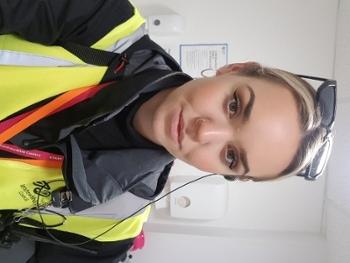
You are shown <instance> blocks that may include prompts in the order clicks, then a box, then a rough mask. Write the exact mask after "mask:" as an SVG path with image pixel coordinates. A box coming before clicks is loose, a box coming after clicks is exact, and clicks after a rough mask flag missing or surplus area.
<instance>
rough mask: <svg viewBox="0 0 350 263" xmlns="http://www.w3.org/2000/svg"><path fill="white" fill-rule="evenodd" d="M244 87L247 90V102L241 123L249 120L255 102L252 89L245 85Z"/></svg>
mask: <svg viewBox="0 0 350 263" xmlns="http://www.w3.org/2000/svg"><path fill="white" fill-rule="evenodd" d="M246 87H247V89H248V90H249V100H248V103H247V105H246V106H245V109H244V111H243V122H247V121H248V120H249V117H250V114H251V112H252V109H253V105H254V102H255V93H254V91H253V89H252V88H251V87H250V86H249V85H247V86H246Z"/></svg>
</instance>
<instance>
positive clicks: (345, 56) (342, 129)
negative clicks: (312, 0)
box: [325, 0, 350, 263]
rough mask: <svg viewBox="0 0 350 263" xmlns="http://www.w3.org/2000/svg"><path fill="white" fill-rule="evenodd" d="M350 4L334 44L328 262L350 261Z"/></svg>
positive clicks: (344, 1) (343, 6)
mask: <svg viewBox="0 0 350 263" xmlns="http://www.w3.org/2000/svg"><path fill="white" fill-rule="evenodd" d="M349 25H350V1H348V0H341V1H340V6H339V17H338V34H337V42H336V60H335V77H336V79H337V81H338V88H339V89H338V96H339V99H338V102H339V103H338V110H337V118H336V124H335V128H336V137H335V144H334V149H333V154H332V157H331V160H330V165H329V177H328V178H327V179H328V180H327V192H326V229H325V233H326V238H327V247H328V262H329V263H347V262H350V250H349V248H350V162H349V156H350V136H349V130H350V118H349V113H350V76H349V72H350V27H349Z"/></svg>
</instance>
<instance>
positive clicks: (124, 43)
mask: <svg viewBox="0 0 350 263" xmlns="http://www.w3.org/2000/svg"><path fill="white" fill-rule="evenodd" d="M145 34H146V29H145V24H143V25H141V26H140V27H139V28H138V29H137V30H136V31H134V32H133V33H132V34H131V35H128V36H126V37H124V38H122V39H120V40H119V41H117V42H116V43H114V44H113V45H112V46H110V47H108V48H107V49H106V51H111V52H114V53H121V52H123V51H124V50H126V49H127V48H128V47H130V46H131V45H132V44H133V43H135V42H136V41H137V40H139V39H140V38H141V37H143V36H144V35H145Z"/></svg>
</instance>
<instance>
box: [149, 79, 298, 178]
mask: <svg viewBox="0 0 350 263" xmlns="http://www.w3.org/2000/svg"><path fill="white" fill-rule="evenodd" d="M151 127H152V131H151V134H152V137H153V138H151V139H152V140H153V141H154V142H156V143H158V144H160V145H162V146H163V147H165V148H166V149H167V150H168V151H169V152H170V153H171V154H172V155H174V156H175V157H176V158H178V159H180V160H182V161H184V162H186V163H188V164H190V165H193V166H195V167H197V168H198V169H200V170H203V171H207V172H213V173H220V174H224V175H239V176H242V175H245V176H249V177H255V178H271V177H275V176H276V175H277V174H279V173H280V172H282V171H283V170H284V169H285V168H286V167H287V166H288V165H289V163H290V162H291V160H292V159H293V157H294V155H295V153H296V151H297V148H298V145H299V140H300V137H301V132H300V126H299V118H298V111H297V105H296V102H295V99H294V97H293V95H292V93H291V92H290V91H289V90H288V89H287V88H285V87H283V86H281V85H280V84H275V83H271V82H269V81H266V80H260V79H256V78H251V77H243V76H239V75H234V74H224V75H220V76H216V77H213V78H205V79H198V80H193V81H190V82H188V83H186V84H184V85H183V86H181V87H179V88H175V89H171V91H170V92H169V93H168V94H167V96H166V97H165V99H163V100H162V101H161V103H160V105H159V106H158V107H157V109H156V111H155V113H154V115H153V118H152V125H151Z"/></svg>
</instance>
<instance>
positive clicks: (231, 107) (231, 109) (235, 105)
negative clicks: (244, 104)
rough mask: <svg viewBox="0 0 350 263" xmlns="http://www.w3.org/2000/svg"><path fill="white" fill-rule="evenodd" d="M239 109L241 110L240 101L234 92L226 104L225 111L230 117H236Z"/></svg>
mask: <svg viewBox="0 0 350 263" xmlns="http://www.w3.org/2000/svg"><path fill="white" fill-rule="evenodd" d="M240 108H241V101H240V100H239V97H238V96H237V92H235V93H234V94H233V96H232V98H231V100H229V101H228V103H227V111H228V113H229V115H230V117H232V116H235V115H237V114H238V113H239V110H240Z"/></svg>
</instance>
